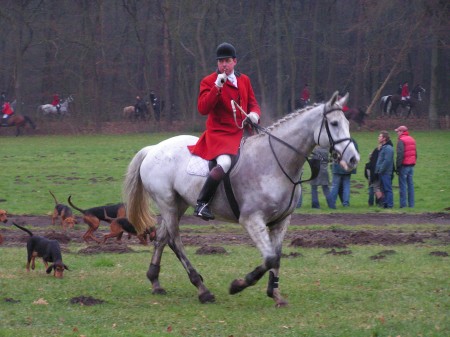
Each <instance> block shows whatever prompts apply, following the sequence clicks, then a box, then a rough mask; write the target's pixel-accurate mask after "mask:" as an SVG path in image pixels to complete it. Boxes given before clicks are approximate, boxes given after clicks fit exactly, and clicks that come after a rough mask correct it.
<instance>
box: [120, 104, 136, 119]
mask: <svg viewBox="0 0 450 337" xmlns="http://www.w3.org/2000/svg"><path fill="white" fill-rule="evenodd" d="M122 116H123V118H124V119H128V120H133V119H134V106H133V105H130V106H126V107H125V108H123V113H122Z"/></svg>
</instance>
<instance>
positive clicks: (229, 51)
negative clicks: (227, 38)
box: [216, 42, 236, 60]
mask: <svg viewBox="0 0 450 337" xmlns="http://www.w3.org/2000/svg"><path fill="white" fill-rule="evenodd" d="M216 56H217V57H216V59H217V60H220V59H226V58H229V57H231V58H234V59H235V58H236V49H234V47H233V46H232V45H231V44H229V43H227V42H224V43H221V44H219V46H218V47H217V50H216Z"/></svg>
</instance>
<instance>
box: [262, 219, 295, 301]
mask: <svg viewBox="0 0 450 337" xmlns="http://www.w3.org/2000/svg"><path fill="white" fill-rule="evenodd" d="M290 222H291V216H289V217H287V218H286V219H284V220H283V221H281V222H279V223H277V224H274V225H272V226H271V227H270V228H269V236H270V240H271V242H272V245H273V246H274V249H275V252H276V256H277V258H278V263H277V265H278V268H272V269H271V270H270V271H269V282H268V285H267V296H269V297H271V298H273V299H274V301H275V305H276V306H277V307H283V306H286V305H287V304H288V302H287V301H286V300H285V299H284V298H283V297H282V296H281V292H280V289H279V288H278V283H279V272H280V268H279V266H280V259H281V251H282V246H283V240H284V236H285V234H286V231H287V228H288V226H289V224H290Z"/></svg>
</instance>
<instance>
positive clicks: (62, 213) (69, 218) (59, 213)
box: [49, 191, 77, 230]
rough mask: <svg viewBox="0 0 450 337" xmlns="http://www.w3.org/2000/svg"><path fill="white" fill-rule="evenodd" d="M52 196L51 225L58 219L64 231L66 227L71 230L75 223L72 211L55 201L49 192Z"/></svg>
mask: <svg viewBox="0 0 450 337" xmlns="http://www.w3.org/2000/svg"><path fill="white" fill-rule="evenodd" d="M49 192H50V194H51V195H52V197H53V199H54V200H55V208H54V210H53V214H52V225H55V221H56V219H57V218H58V217H60V218H61V226H62V227H63V229H64V230H66V228H67V227H70V228H73V226H74V225H75V224H76V223H77V219H75V217H74V216H73V213H72V209H71V208H70V207H69V206H67V205H64V204H60V203H59V202H58V201H57V200H56V197H55V195H54V194H53V193H52V191H49Z"/></svg>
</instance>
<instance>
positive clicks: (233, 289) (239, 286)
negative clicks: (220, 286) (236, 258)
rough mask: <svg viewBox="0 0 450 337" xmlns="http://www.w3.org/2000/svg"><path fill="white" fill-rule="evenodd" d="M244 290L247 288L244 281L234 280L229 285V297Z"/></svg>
mask: <svg viewBox="0 0 450 337" xmlns="http://www.w3.org/2000/svg"><path fill="white" fill-rule="evenodd" d="M245 288H247V284H246V283H245V280H243V279H239V280H234V281H233V282H231V285H230V295H234V294H237V293H239V292H241V291H242V290H244V289H245Z"/></svg>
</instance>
